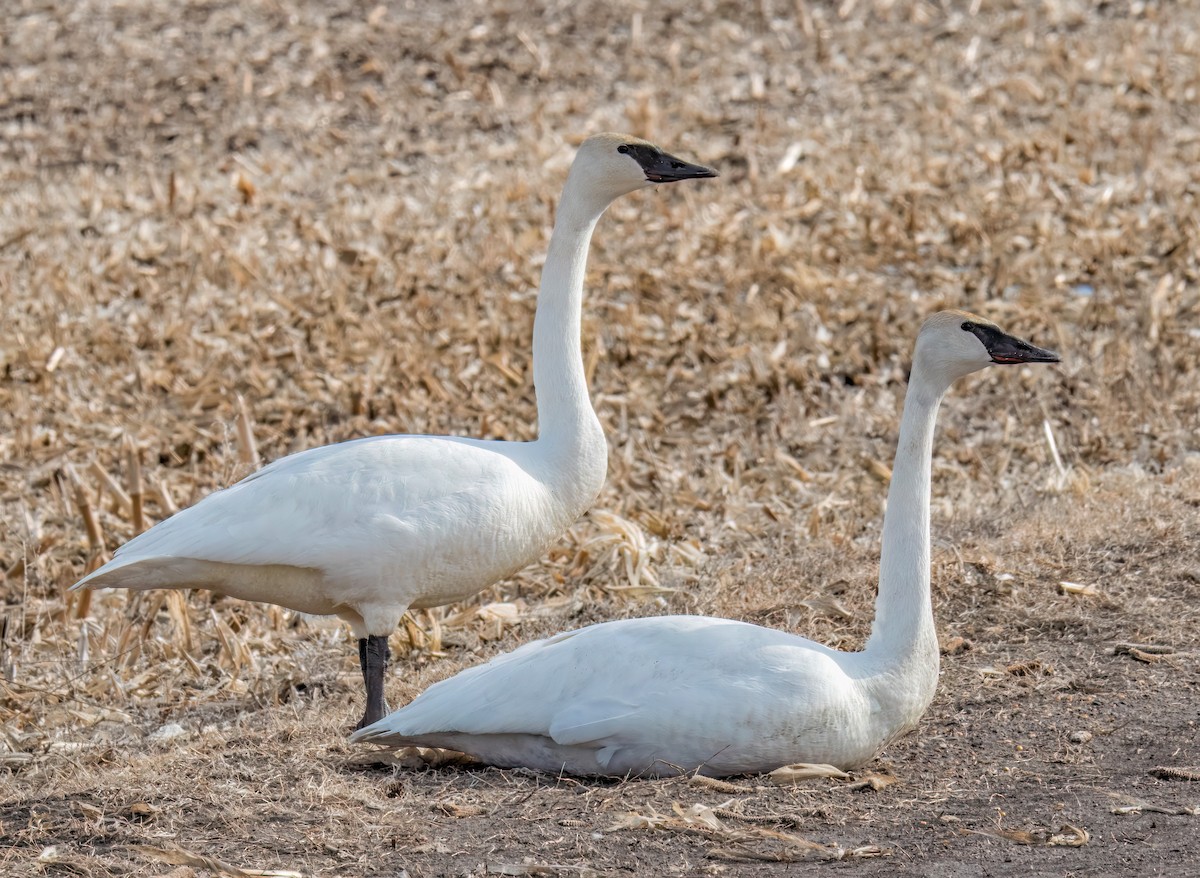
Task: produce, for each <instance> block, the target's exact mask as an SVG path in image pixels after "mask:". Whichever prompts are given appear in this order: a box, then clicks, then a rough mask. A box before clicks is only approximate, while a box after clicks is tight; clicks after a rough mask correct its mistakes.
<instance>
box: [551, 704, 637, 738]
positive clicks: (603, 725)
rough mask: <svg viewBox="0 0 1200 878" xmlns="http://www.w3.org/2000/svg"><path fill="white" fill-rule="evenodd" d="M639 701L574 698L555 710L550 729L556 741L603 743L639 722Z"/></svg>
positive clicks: (620, 734)
mask: <svg viewBox="0 0 1200 878" xmlns="http://www.w3.org/2000/svg"><path fill="white" fill-rule="evenodd" d="M639 709H640V708H639V705H637V704H635V703H634V702H633V701H631V700H628V699H624V698H615V697H611V696H609V697H604V696H601V697H598V698H585V699H582V700H579V701H572V702H570V703H568V704H566V705H565V706H563V707H562V708H561V709H560V710H558V711H556V712H555V713H554V717H553V719H552V720H551V721H550V727H549V729H548V732H549V734H550V737H551V738H553V739H554V742H555V743H556V744H562V745H563V746H573V745H577V744H603V743H608V742H611V740H612V739H614V738H618V737H620V736H622V734H623V733H625V732H627V731H628V730H629V728H630V727H631V726H634V725H636V722H637V715H638V712H639Z"/></svg>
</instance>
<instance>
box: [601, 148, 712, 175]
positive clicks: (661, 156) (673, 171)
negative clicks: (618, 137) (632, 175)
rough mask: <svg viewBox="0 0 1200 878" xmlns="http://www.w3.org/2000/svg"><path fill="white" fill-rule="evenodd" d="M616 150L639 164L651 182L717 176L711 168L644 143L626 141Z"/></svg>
mask: <svg viewBox="0 0 1200 878" xmlns="http://www.w3.org/2000/svg"><path fill="white" fill-rule="evenodd" d="M617 151H618V152H623V153H625V154H626V155H627V156H629V157H630V158H632V159H633V160H634V161H636V162H637V163H638V164H639V165H641V166H642V170H643V171H645V172H646V179H647V180H649V181H650V182H651V183H674V182H676V181H678V180H696V179H699V178H701V177H716V176H719V175H718V174H717V172H716V171H715V170H714V169H713V168H709V167H705V166H704V165H693V164H692V163H691V162H685V161H684V160H683V159H680V158H676V157H675V156H673V155H671V154H670V153H665V152H663V151H662V150H661V149H658V148H657V147H653V146H650V145H649V144H645V143H626V144H623V145H621V146H619V147H617Z"/></svg>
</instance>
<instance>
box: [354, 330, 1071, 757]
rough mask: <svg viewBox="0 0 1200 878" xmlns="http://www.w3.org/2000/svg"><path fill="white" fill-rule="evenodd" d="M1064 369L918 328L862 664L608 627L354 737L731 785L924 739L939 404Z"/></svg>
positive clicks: (660, 621) (661, 624) (697, 630)
mask: <svg viewBox="0 0 1200 878" xmlns="http://www.w3.org/2000/svg"><path fill="white" fill-rule="evenodd" d="M1054 362H1058V356H1057V355H1056V354H1054V353H1052V352H1050V351H1046V350H1042V349H1040V348H1036V347H1034V346H1033V345H1031V344H1029V343H1027V342H1024V341H1021V340H1020V339H1017V338H1014V337H1012V336H1011V335H1008V334H1006V333H1004V332H1003V331H1001V330H1000V329H999V328H998V327H996V326H995V325H994V324H992V323H989V322H988V321H986V320H982V319H980V318H979V317H975V316H972V315H970V314H966V313H964V312H962V311H943V312H941V313H938V314H935V315H934V316H932V317H930V318H929V319H928V320H927V321H926V323H925V325H924V327H922V329H921V333H920V335H919V336H918V337H917V345H916V352H915V354H914V356H913V366H912V377H911V380H910V382H909V387H908V393H907V396H906V398H905V404H904V415H903V419H902V420H901V423H900V440H899V447H898V449H897V452H896V464H895V469H894V471H893V476H892V482H891V486H890V488H889V489H888V502H887V512H886V514H885V516H884V525H883V554H882V558H881V559H880V573H879V594H878V597H877V599H876V603H875V621H874V624H873V626H872V629H871V636H870V639H869V640H868V641H867V644H866V647H865V648H864V649H863V650H862V651H861V652H839V651H837V650H834V649H830V648H828V647H826V646H822V645H821V644H819V643H814V642H812V641H811V640H805V639H804V638H801V637H797V636H795V635H793V634H788V633H786V632H783V631H775V630H772V629H770V628H761V627H759V626H757V625H750V624H746V623H744V622H735V621H731V620H729V619H714V618H707V617H703V616H662V617H657V618H645V619H630V620H625V621H618V622H606V623H604V624H600V625H593V626H591V627H589V628H583V629H581V630H578V631H571V632H567V633H565V634H559V635H557V636H555V637H551V638H549V639H547V640H539V641H536V642H533V643H529V644H527V645H525V646H523V647H521V648H520V649H517V650H516V651H514V652H511V653H508V654H506V655H502V656H498V657H497V658H494V659H492V660H491V661H489V662H487V663H486V664H484V665H480V666H477V667H474V668H470V669H468V670H466V671H463V672H462V673H460V674H458V675H457V676H455V677H451V678H450V679H448V680H444V681H442V682H441V683H437V684H435V685H434V686H431V687H430V688H429V689H428V690H427V691H426V692H424V693H422V694H421V695H419V696H418V697H417V698H415V699H414V700H413V701H412V703H411V704H409V705H408V706H407V707H404V708H401V709H400V710H398V711H396V712H395V713H393V714H391V715H390V716H388V717H386V718H385V719H383V720H382V721H380V722H378V723H375V724H374V725H372V726H369V727H367V728H364V729H361V730H359V731H357V732H356V733H355V734H354V735H353V737H352V740H354V741H371V742H376V743H380V744H387V745H388V746H392V747H396V746H409V745H416V746H423V747H441V748H445V749H450V750H458V751H461V752H465V753H469V754H471V755H472V756H475V757H477V758H479V759H480V760H482V761H484V762H487V763H490V764H493V765H499V766H503V767H513V766H525V767H528V768H534V769H541V770H543V771H550V772H566V773H569V774H577V775H613V776H639V775H640V776H647V775H648V776H664V775H674V774H680V773H690V772H693V771H698V772H700V773H701V774H705V775H710V776H717V777H719V776H723V775H735V774H746V773H751V772H762V771H770V770H772V769H775V768H778V767H779V766H781V765H786V764H789V763H793V762H816V763H828V764H831V765H835V766H838V767H839V768H851V767H854V766H856V765H861V764H862V763H864V762H867V761H869V760H870V759H871V758H873V757H874V756H875V754H876V753H877V752H878V751H879V750H880V749H881V748H882V747H883V746H884V745H885V744H886V743H887V742H888V741H890V740H891V739H892V738H895V737H896V736H898V735H899V734H901V733H903V732H905V731H907V730H909V729H911V728H913V727H914V726H915V725H916V723H917V720H918V718H919V717H920V716H921V714H922V713H924V711H925V708H926V707H928V705H929V702H930V700H931V699H932V698H933V693H934V688H935V686H936V684H937V676H938V645H937V636H936V633H935V631H934V625H933V609H932V605H931V601H930V595H929V479H930V466H931V454H932V449H933V432H934V421H935V419H936V416H937V410H938V406H939V404H940V403H941V399H942V396H943V394H944V393H945V392H946V390H947V389H948V388H949V387H950V384H951V383H952V382H953V381H955V380H956V379H958V378H961V377H963V376H964V375H967V374H969V373H971V372H975V371H976V370H979V369H982V368H983V367H984V366H987V365H988V364H990V363H1054Z"/></svg>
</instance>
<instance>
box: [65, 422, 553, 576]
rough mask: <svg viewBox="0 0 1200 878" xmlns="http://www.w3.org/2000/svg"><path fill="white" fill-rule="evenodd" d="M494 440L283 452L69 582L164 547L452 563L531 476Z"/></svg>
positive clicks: (274, 557)
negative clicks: (456, 548)
mask: <svg viewBox="0 0 1200 878" xmlns="http://www.w3.org/2000/svg"><path fill="white" fill-rule="evenodd" d="M506 447H511V446H509V444H508V443H483V442H477V441H474V440H467V439H451V438H445V437H429V436H381V437H372V438H369V439H359V440H354V441H352V442H345V443H341V444H338V445H329V446H323V447H320V448H314V449H311V450H309V451H304V452H300V453H298V454H294V455H290V456H289V457H285V458H281V459H280V460H277V461H275V462H274V463H272V464H270V465H269V466H267V467H264V468H263V469H261V470H259V471H258V472H255V473H253V474H252V475H250V476H248V477H247V478H245V479H243V480H242V481H240V482H238V483H237V484H236V485H233V486H232V487H230V488H227V489H225V490H223V491H217V492H215V493H213V494H210V495H208V496H207V497H205V498H204V499H203V500H201V501H200V502H198V503H196V504H195V505H194V506H191V507H189V508H187V509H184V510H182V511H180V512H179V513H177V514H176V515H174V516H172V517H171V518H169V519H166V520H165V521H163V522H161V523H160V524H158V525H156V526H155V527H153V528H151V529H150V530H148V531H146V532H145V533H143V534H141V535H140V536H138V537H135V538H134V539H133V540H130V541H129V542H128V543H126V544H125V545H124V546H122V547H121V548H120V549H119V550H118V551H117V552H116V554H115V556H114V558H113V560H112V561H111V562H109V563H108V564H107V565H105V566H104V567H101V568H100V569H99V570H97V571H96V572H94V573H93V574H91V576H88V577H86V578H85V579H83V580H81V582H80V583H78V584H77V585H76V587H79V586H81V585H107V584H113V585H118V586H119V585H121V582H120V581H119V577H117V576H114V575H113V574H116V573H117V572H118V571H119V570H120V568H122V567H125V566H127V565H130V564H133V563H136V562H139V561H143V560H145V559H152V558H164V557H174V558H189V559H199V560H203V561H209V562H217V563H220V564H228V565H287V566H289V567H293V568H309V569H313V570H323V571H329V570H337V571H338V575H339V578H341V579H344V580H347V581H351V582H353V581H354V580H356V579H361V580H363V581H366V580H370V579H371V578H372V577H373V576H377V575H378V573H379V571H378V565H379V564H380V563H381V559H392V560H398V561H401V562H402V563H403V565H404V567H405V569H406V570H408V571H413V570H421V571H424V572H425V573H426V574H428V573H429V570H428V568H429V567H430V566H431V565H433V566H436V565H437V564H439V563H443V564H446V565H450V566H451V567H453V565H454V564H455V563H458V564H460V565H461V564H462V563H463V561H464V560H467V559H461V558H460V559H458V561H457V562H456V560H455V558H454V556H453V552H447V551H446V548H447V546H453V545H454V544H455V543H456V542H463V543H468V544H469V543H471V542H472V540H471V539H470V538H469V537H468V538H466V539H463V536H464V535H465V534H468V533H469V534H471V535H473V536H474V538H475V542H478V535H479V534H480V533H488V532H493V531H494V532H495V533H496V534H497V539H499V540H502V539H503V536H504V533H505V531H506V530H507V529H509V528H510V525H509V523H508V522H507V521H506V520H505V518H506V516H508V515H511V513H512V508H511V503H510V501H513V500H514V498H515V502H518V503H519V502H520V495H521V492H522V491H528V490H529V486H530V485H531V484H532V480H531V479H529V478H528V477H527V476H526V475H525V474H524V473H523V472H522V471H521V469H520V467H519V466H518V465H517V464H516V463H514V461H513V460H512V459H511V458H510V457H508V456H506V455H504V454H502V453H500V450H501V449H503V448H506ZM487 550H488V549H487V547H484V551H485V552H486V551H487ZM470 560H474V559H470ZM403 572H404V571H397V573H403ZM451 572H452V571H451ZM110 581H111V582H110ZM163 584H164V585H165V584H168V583H163Z"/></svg>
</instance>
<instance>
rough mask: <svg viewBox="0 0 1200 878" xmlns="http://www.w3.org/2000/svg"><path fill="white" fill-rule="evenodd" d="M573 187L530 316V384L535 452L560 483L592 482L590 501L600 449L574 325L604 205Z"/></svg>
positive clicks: (600, 467) (604, 452)
mask: <svg viewBox="0 0 1200 878" xmlns="http://www.w3.org/2000/svg"><path fill="white" fill-rule="evenodd" d="M580 189H581V186H580V185H579V183H578V180H576V179H575V177H574V176H573V175H570V174H568V177H567V184H566V187H565V188H564V189H563V195H562V199H561V201H560V202H559V206H558V215H557V217H556V219H555V222H554V233H553V234H552V235H551V237H550V249H549V251H548V253H547V254H546V264H545V267H544V268H543V269H542V285H541V288H540V290H539V291H538V302H537V313H536V314H535V316H534V319H533V387H534V392H535V393H536V394H537V409H538V446H539V452H540V454H539V456H540V457H542V458H543V459H544V460H546V461H547V463H548V464H549V465H550V466H551V467H552V468H553V470H554V476H555V477H556V478H558V477H561V479H562V482H561V483H562V484H565V485H578V486H579V487H581V488H583V487H585V486H586V488H587V490H590V489H591V488H592V487H593V485H594V487H595V490H594V491H591V496H589V497H588V498H587V502H590V501H591V499H592V498H593V497H594V496H595V493H596V491H599V487H600V484H602V483H603V480H604V472H605V468H606V466H607V458H608V449H607V445H606V444H605V441H604V433H603V431H602V429H601V427H600V421H599V420H598V419H597V417H596V412H595V411H594V410H593V409H592V401H591V399H590V398H589V397H588V389H587V379H586V376H585V374H584V370H583V354H582V352H581V350H580V337H579V335H580V332H579V329H580V321H581V310H582V307H583V277H584V272H585V269H586V266H587V255H588V245H589V244H590V243H591V240H592V230H593V229H594V228H595V227H596V221H597V220H599V219H600V215H601V214H602V213H604V210H605V208H606V207H607V206H608V204H607V203H604V204H600V205H596V204H595V203H594V201H595V199H588V198H585V197H584V196H583V193H581V192H580V191H579V190H580ZM589 202H591V203H589ZM597 480H598V483H597ZM584 493H587V491H585V492H584Z"/></svg>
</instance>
